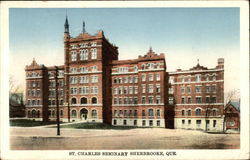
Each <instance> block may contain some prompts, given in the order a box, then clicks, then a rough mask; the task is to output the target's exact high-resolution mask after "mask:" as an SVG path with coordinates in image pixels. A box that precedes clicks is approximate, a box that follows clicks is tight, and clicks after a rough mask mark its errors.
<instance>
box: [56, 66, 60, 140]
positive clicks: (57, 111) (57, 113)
mask: <svg viewBox="0 0 250 160" xmlns="http://www.w3.org/2000/svg"><path fill="white" fill-rule="evenodd" d="M55 69H56V72H55V82H56V121H57V135H58V136H60V119H59V118H60V117H59V105H58V80H57V75H58V67H57V66H55Z"/></svg>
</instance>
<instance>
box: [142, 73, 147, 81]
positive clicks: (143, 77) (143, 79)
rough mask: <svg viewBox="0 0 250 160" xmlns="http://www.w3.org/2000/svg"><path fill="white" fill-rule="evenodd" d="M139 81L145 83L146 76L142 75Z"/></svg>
mask: <svg viewBox="0 0 250 160" xmlns="http://www.w3.org/2000/svg"><path fill="white" fill-rule="evenodd" d="M141 80H142V81H143V82H144V81H146V74H142V75H141Z"/></svg>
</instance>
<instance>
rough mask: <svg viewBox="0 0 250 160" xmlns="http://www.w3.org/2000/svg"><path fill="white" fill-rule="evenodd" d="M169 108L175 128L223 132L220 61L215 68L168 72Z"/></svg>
mask: <svg viewBox="0 0 250 160" xmlns="http://www.w3.org/2000/svg"><path fill="white" fill-rule="evenodd" d="M169 105H173V106H174V110H175V113H174V126H175V128H183V129H201V130H205V131H223V125H224V114H223V110H224V59H222V58H219V59H218V63H217V66H216V67H215V68H209V69H208V68H207V67H204V66H201V65H200V64H199V63H198V64H197V65H196V66H195V67H193V68H190V69H189V70H181V69H178V70H177V71H175V72H170V73H169Z"/></svg>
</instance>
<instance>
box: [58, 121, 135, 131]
mask: <svg viewBox="0 0 250 160" xmlns="http://www.w3.org/2000/svg"><path fill="white" fill-rule="evenodd" d="M61 128H75V129H119V130H122V129H135V128H138V127H134V126H112V125H109V124H105V123H93V122H92V123H76V124H68V125H62V126H61Z"/></svg>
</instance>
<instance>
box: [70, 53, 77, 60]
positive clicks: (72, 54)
mask: <svg viewBox="0 0 250 160" xmlns="http://www.w3.org/2000/svg"><path fill="white" fill-rule="evenodd" d="M76 59H77V54H76V51H71V61H76Z"/></svg>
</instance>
